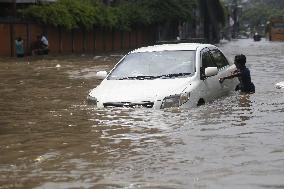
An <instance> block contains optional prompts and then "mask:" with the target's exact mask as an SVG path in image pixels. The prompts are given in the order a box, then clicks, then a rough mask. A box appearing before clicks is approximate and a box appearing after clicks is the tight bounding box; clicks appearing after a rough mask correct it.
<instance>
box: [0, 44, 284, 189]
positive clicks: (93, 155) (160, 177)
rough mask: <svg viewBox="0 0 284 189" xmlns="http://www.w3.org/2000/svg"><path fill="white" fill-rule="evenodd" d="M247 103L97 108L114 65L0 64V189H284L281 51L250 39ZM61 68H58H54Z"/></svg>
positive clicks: (100, 61) (81, 61) (236, 48)
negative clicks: (92, 99) (94, 98)
mask: <svg viewBox="0 0 284 189" xmlns="http://www.w3.org/2000/svg"><path fill="white" fill-rule="evenodd" d="M221 49H222V50H223V51H224V52H225V53H226V55H227V56H228V57H230V58H231V59H232V58H233V56H234V55H235V54H239V53H244V54H245V55H247V59H248V67H249V68H250V70H251V74H252V80H253V82H254V84H255V85H256V93H255V94H253V95H246V96H244V95H239V94H238V93H235V92H233V93H231V94H230V95H229V96H227V97H223V98H221V99H218V100H216V101H214V102H213V103H209V104H206V105H205V106H202V107H198V108H194V109H190V110H178V109H172V110H151V109H96V108H95V107H93V106H89V105H86V103H85V98H86V95H87V93H88V91H89V89H91V88H94V87H95V86H96V85H98V84H99V82H100V81H99V80H96V78H95V73H96V71H98V70H109V69H111V67H112V66H113V65H114V63H115V62H116V61H117V60H118V59H119V58H120V56H102V57H90V56H81V57H78V56H77V57H76V56H73V57H72V56H71V57H70V56H69V57H48V58H47V57H45V58H44V59H40V58H37V59H30V60H28V59H23V60H17V59H3V58H2V59H1V62H0V79H1V80H0V96H1V98H0V189H7V188H9V189H10V188H17V189H19V188H21V189H22V188H23V189H27V188H35V189H50V188H56V189H58V188H60V189H67V188H68V189H69V188H94V189H117V188H125V189H132V188H133V189H136V188H142V189H157V188H158V189H188V188H210V189H212V188H213V189H220V188H230V189H232V188H233V189H235V188H240V189H244V188H245V189H255V188H277V189H279V188H284V179H283V178H284V96H283V94H284V89H276V88H275V83H277V82H280V81H284V43H280V42H268V41H265V40H263V41H260V42H253V41H252V40H251V39H246V40H239V41H234V42H229V43H226V44H223V45H221ZM59 65H60V66H59Z"/></svg>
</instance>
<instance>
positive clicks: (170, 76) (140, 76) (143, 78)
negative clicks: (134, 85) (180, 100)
mask: <svg viewBox="0 0 284 189" xmlns="http://www.w3.org/2000/svg"><path fill="white" fill-rule="evenodd" d="M187 75H191V73H173V74H165V75H158V76H152V75H138V76H129V77H122V78H119V79H117V80H151V79H157V78H162V79H163V78H173V77H181V76H187Z"/></svg>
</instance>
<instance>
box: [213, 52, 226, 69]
mask: <svg viewBox="0 0 284 189" xmlns="http://www.w3.org/2000/svg"><path fill="white" fill-rule="evenodd" d="M210 52H211V55H212V58H213V61H214V63H215V64H216V65H217V67H218V69H220V68H223V67H225V66H227V65H229V62H228V61H227V59H226V58H225V56H224V55H223V53H222V52H221V51H219V50H218V49H213V50H211V51H210Z"/></svg>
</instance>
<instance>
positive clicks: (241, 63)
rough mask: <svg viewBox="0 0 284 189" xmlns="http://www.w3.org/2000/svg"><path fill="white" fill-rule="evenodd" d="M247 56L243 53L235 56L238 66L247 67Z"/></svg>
mask: <svg viewBox="0 0 284 189" xmlns="http://www.w3.org/2000/svg"><path fill="white" fill-rule="evenodd" d="M246 61H247V60H246V56H245V55H243V54H239V55H236V56H235V65H236V66H237V67H245V64H246Z"/></svg>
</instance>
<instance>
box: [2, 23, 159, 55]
mask: <svg viewBox="0 0 284 189" xmlns="http://www.w3.org/2000/svg"><path fill="white" fill-rule="evenodd" d="M42 33H45V34H46V35H47V38H48V41H49V49H50V53H52V54H58V53H102V52H111V51H119V50H129V49H133V48H137V47H141V46H146V45H151V44H154V43H155V40H156V39H155V30H154V29H151V28H137V29H135V30H132V31H131V32H127V31H115V30H111V29H106V28H94V29H93V30H91V31H86V30H84V29H76V30H72V31H68V30H64V29H61V28H56V27H51V26H40V25H37V24H30V23H0V56H14V55H15V48H14V43H15V40H16V39H17V38H18V37H21V38H22V39H23V40H24V47H25V54H26V55H30V54H31V51H32V49H33V46H34V43H35V42H36V40H37V36H39V35H40V34H42Z"/></svg>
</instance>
